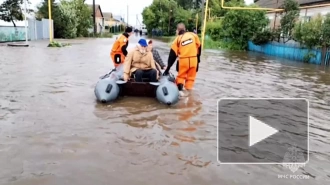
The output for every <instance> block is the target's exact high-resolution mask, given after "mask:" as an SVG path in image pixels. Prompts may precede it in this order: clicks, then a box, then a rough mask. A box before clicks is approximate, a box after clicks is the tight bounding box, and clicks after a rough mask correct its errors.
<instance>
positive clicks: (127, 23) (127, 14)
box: [127, 5, 128, 26]
mask: <svg viewBox="0 0 330 185" xmlns="http://www.w3.org/2000/svg"><path fill="white" fill-rule="evenodd" d="M127 26H128V5H127Z"/></svg>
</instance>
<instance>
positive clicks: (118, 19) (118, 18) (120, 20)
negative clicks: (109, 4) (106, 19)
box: [113, 15, 122, 22]
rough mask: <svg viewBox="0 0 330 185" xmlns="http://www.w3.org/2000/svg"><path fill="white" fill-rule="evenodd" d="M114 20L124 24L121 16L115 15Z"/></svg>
mask: <svg viewBox="0 0 330 185" xmlns="http://www.w3.org/2000/svg"><path fill="white" fill-rule="evenodd" d="M113 19H114V20H116V21H118V22H122V17H121V16H120V15H113Z"/></svg>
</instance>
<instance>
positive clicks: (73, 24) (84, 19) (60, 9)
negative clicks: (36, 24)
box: [37, 0, 92, 38]
mask: <svg viewBox="0 0 330 185" xmlns="http://www.w3.org/2000/svg"><path fill="white" fill-rule="evenodd" d="M51 6H52V15H53V16H52V18H53V21H54V37H56V38H75V37H77V36H87V35H88V29H89V28H90V27H91V26H92V20H91V10H90V9H89V7H88V5H86V4H85V0H61V1H60V3H55V0H52V3H51ZM37 18H38V19H42V18H45V19H48V18H49V17H48V0H44V1H43V2H42V3H41V5H40V6H39V7H38V12H37Z"/></svg>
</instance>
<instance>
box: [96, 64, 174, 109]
mask: <svg viewBox="0 0 330 185" xmlns="http://www.w3.org/2000/svg"><path fill="white" fill-rule="evenodd" d="M123 70H124V69H123V65H120V66H118V67H117V68H115V69H113V70H112V71H111V72H109V73H108V74H106V75H104V76H102V77H101V78H100V80H99V81H98V82H97V84H96V86H95V90H94V92H95V96H96V99H97V100H98V101H99V102H101V103H110V102H113V101H114V100H116V99H117V98H118V97H119V96H139V97H153V98H156V99H157V100H158V101H159V102H161V103H163V104H166V105H174V104H176V103H177V102H178V101H179V90H178V87H177V86H176V84H175V83H174V80H175V78H174V76H173V74H169V75H168V76H163V75H162V76H161V77H160V79H159V81H158V82H148V79H143V82H135V80H134V79H130V80H129V81H127V82H126V81H124V80H123V79H122V77H123Z"/></svg>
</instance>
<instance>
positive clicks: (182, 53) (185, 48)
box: [164, 23, 201, 95]
mask: <svg viewBox="0 0 330 185" xmlns="http://www.w3.org/2000/svg"><path fill="white" fill-rule="evenodd" d="M177 33H178V35H177V37H176V38H175V40H174V41H173V44H172V46H171V51H170V54H169V57H168V64H167V68H166V70H165V72H164V75H168V73H169V71H170V68H171V67H172V65H173V64H174V62H175V60H176V59H177V58H178V62H177V71H178V76H177V77H176V84H177V86H178V89H179V91H180V94H181V95H182V94H183V92H182V90H183V86H184V87H185V89H187V90H192V88H193V86H194V82H195V78H196V73H197V71H198V65H199V62H200V55H201V43H200V40H199V38H198V35H196V34H195V33H192V32H186V27H185V25H184V24H183V23H180V24H178V26H177Z"/></svg>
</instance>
